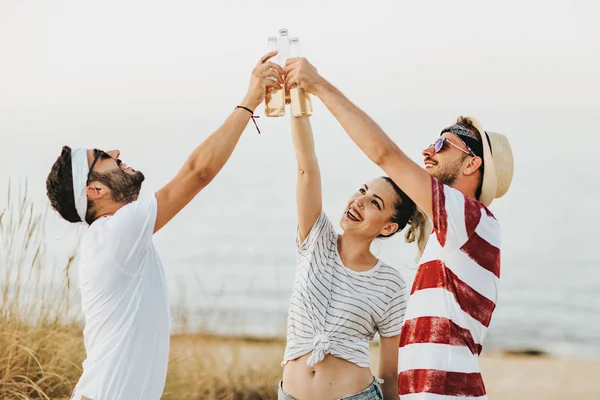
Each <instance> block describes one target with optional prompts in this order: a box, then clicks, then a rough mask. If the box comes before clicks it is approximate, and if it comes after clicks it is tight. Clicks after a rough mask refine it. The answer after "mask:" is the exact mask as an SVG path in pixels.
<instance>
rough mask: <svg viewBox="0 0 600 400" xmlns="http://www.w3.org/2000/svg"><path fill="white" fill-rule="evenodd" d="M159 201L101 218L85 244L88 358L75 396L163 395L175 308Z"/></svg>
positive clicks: (141, 399) (133, 399)
mask: <svg viewBox="0 0 600 400" xmlns="http://www.w3.org/2000/svg"><path fill="white" fill-rule="evenodd" d="M156 212H157V201H156V197H155V196H152V197H151V198H149V199H147V200H141V201H135V202H133V203H130V204H128V205H126V206H124V207H123V208H121V209H120V210H119V211H117V212H116V213H115V214H114V215H112V216H108V217H103V218H99V219H98V220H96V221H95V222H94V223H93V224H92V225H91V226H90V227H89V228H88V230H87V232H86V234H85V236H84V239H83V242H82V245H81V262H80V264H79V280H80V284H79V287H80V290H81V307H82V310H83V315H84V317H85V328H84V331H83V338H84V344H85V350H86V353H87V358H86V360H85V361H84V362H83V374H82V375H81V378H80V379H79V382H78V383H77V386H76V388H75V391H74V393H73V396H72V399H74V400H80V399H81V397H82V396H85V397H87V398H89V399H92V400H159V399H160V397H161V395H162V391H163V389H164V385H165V380H166V376H167V364H168V359H169V338H170V323H171V318H170V311H169V301H168V293H167V284H166V280H165V275H164V271H163V267H162V264H161V261H160V258H159V257H158V254H157V252H156V249H155V247H154V244H153V242H152V233H153V230H154V224H155V222H156Z"/></svg>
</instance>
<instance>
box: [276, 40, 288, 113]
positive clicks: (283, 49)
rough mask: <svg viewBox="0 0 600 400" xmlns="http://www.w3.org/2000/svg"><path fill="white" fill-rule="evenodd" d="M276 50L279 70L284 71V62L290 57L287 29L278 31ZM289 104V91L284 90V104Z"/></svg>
mask: <svg viewBox="0 0 600 400" xmlns="http://www.w3.org/2000/svg"><path fill="white" fill-rule="evenodd" d="M277 50H278V53H277V58H278V62H279V65H281V68H284V69H285V62H286V61H287V59H288V58H289V57H290V37H289V35H288V30H287V29H280V30H279V43H278V49H277ZM290 103H291V99H290V91H289V90H286V91H285V104H290Z"/></svg>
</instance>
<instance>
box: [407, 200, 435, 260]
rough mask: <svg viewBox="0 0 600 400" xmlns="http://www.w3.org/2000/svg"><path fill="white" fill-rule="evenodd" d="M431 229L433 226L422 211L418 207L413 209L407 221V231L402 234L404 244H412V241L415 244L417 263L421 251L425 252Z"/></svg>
mask: <svg viewBox="0 0 600 400" xmlns="http://www.w3.org/2000/svg"><path fill="white" fill-rule="evenodd" d="M432 229H433V224H432V223H431V220H430V219H429V218H428V217H427V215H425V213H424V212H423V211H421V210H420V209H419V208H418V207H415V211H414V212H413V215H412V216H411V217H410V219H409V220H408V229H407V230H406V233H405V234H404V239H405V241H406V243H412V242H414V241H416V242H417V248H418V253H417V258H416V262H417V263H418V262H419V259H420V258H421V255H422V254H423V250H425V246H426V245H427V239H429V236H430V235H431V230H432Z"/></svg>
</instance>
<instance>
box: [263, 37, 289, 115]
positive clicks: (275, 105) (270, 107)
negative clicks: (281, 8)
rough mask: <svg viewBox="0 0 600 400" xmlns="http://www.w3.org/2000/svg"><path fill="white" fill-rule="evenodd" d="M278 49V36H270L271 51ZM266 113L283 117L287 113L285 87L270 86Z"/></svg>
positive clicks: (266, 99) (266, 98)
mask: <svg viewBox="0 0 600 400" xmlns="http://www.w3.org/2000/svg"><path fill="white" fill-rule="evenodd" d="M275 50H278V48H277V38H276V37H270V38H269V52H271V51H275ZM265 115H266V116H267V117H283V116H284V115H285V89H284V88H282V89H275V88H272V87H271V88H268V89H267V93H266V94H265Z"/></svg>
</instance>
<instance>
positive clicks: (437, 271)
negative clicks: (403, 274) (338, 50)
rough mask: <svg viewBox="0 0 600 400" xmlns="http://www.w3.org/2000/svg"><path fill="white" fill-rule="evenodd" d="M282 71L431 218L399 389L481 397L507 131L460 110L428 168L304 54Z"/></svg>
mask: <svg viewBox="0 0 600 400" xmlns="http://www.w3.org/2000/svg"><path fill="white" fill-rule="evenodd" d="M285 73H286V86H288V87H292V86H293V85H299V86H300V87H301V88H303V89H305V90H306V91H308V92H310V93H312V94H313V95H315V96H317V97H318V98H319V99H320V100H321V101H322V102H323V103H324V104H325V105H326V106H327V108H329V110H330V111H331V113H332V114H333V115H334V116H335V118H336V119H337V120H338V121H339V122H340V124H341V125H342V126H343V127H344V129H345V131H346V132H347V133H348V135H349V136H350V138H352V140H353V141H354V142H355V143H356V144H357V145H358V146H359V147H360V148H361V149H362V150H363V152H364V153H365V154H366V155H367V156H368V157H369V158H370V159H371V160H372V161H373V162H375V163H376V164H377V165H379V166H380V167H381V168H382V169H383V170H384V171H385V172H386V173H387V174H388V175H389V176H390V177H391V178H392V180H393V181H394V182H395V183H396V184H397V185H398V186H399V187H400V188H401V189H402V190H403V191H404V192H405V193H406V194H407V195H408V196H409V197H410V198H411V199H412V200H413V201H414V202H415V203H416V204H417V206H418V207H419V208H421V210H423V211H424V212H425V213H426V214H427V215H428V216H429V217H430V218H431V219H432V221H433V231H432V234H431V236H430V237H429V241H428V243H427V245H426V247H425V249H424V251H423V254H422V256H421V259H420V265H419V268H418V270H417V274H416V276H415V281H414V284H413V287H412V290H411V295H410V298H409V302H408V307H407V310H406V315H405V321H404V325H403V327H402V331H401V334H400V343H399V347H400V349H399V361H398V363H399V365H398V367H399V368H398V369H399V374H398V388H399V394H400V397H401V398H402V399H411V400H415V399H416V400H425V399H428V400H429V399H442V398H443V399H458V398H477V399H485V398H486V391H485V386H484V384H483V380H482V377H481V374H480V371H479V365H478V357H479V354H480V353H481V349H482V344H483V338H484V336H485V333H486V331H487V328H488V326H489V324H490V320H491V318H492V313H493V311H494V309H495V305H496V301H497V297H498V283H499V278H500V225H499V223H498V221H497V220H496V218H495V217H494V215H493V214H492V213H491V212H490V210H489V209H488V207H489V205H490V204H491V203H492V201H493V200H494V199H496V198H499V197H501V196H503V195H504V194H505V193H506V192H507V191H508V188H509V186H510V183H511V181H512V176H513V156H512V151H511V147H510V145H509V142H508V139H507V138H506V136H504V135H502V134H499V133H493V132H486V131H485V130H484V129H483V127H482V125H481V123H479V122H478V121H477V120H476V119H475V118H471V117H459V118H458V120H457V121H456V123H455V124H453V125H451V126H449V127H447V128H445V129H443V130H442V131H441V133H440V135H439V137H438V138H437V139H436V140H435V141H434V143H433V144H431V145H430V146H428V147H427V148H426V149H425V150H423V157H424V164H425V168H424V169H423V168H421V167H420V166H419V165H417V164H416V163H415V162H413V161H412V160H411V159H410V158H409V157H408V156H407V155H406V154H404V153H403V152H402V150H401V149H400V148H399V147H398V146H397V145H396V144H395V143H394V142H393V141H392V140H391V139H390V138H389V137H388V136H387V135H386V134H385V132H383V130H382V129H381V128H380V127H379V126H378V125H377V124H376V123H375V122H374V121H373V120H372V119H371V118H370V117H369V116H368V115H366V114H365V113H364V112H363V111H362V110H360V109H359V108H358V107H356V106H355V105H354V104H352V103H351V102H350V101H349V100H348V99H347V98H346V97H345V96H344V95H343V94H342V93H341V92H340V91H339V90H337V89H336V88H335V87H334V86H333V85H331V84H330V83H329V82H327V81H326V80H325V79H324V78H322V77H321V76H320V75H319V74H318V73H317V71H316V69H315V68H314V67H313V66H312V65H311V64H310V63H309V62H308V61H306V59H302V58H298V59H291V60H288V63H287V65H286V68H285Z"/></svg>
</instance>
